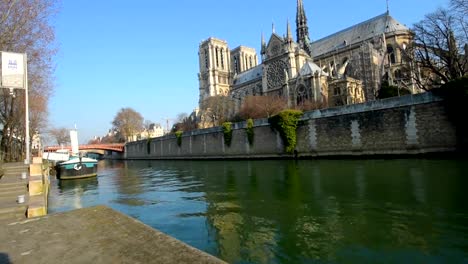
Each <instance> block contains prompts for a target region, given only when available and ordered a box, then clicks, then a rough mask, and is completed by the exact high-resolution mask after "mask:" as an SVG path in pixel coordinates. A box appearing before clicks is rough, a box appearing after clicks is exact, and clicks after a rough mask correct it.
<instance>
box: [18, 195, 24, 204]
mask: <svg viewBox="0 0 468 264" xmlns="http://www.w3.org/2000/svg"><path fill="white" fill-rule="evenodd" d="M17 202H18V203H19V204H22V203H24V195H18V200H17Z"/></svg>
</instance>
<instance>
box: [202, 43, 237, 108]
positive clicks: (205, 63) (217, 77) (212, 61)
mask: <svg viewBox="0 0 468 264" xmlns="http://www.w3.org/2000/svg"><path fill="white" fill-rule="evenodd" d="M198 58H199V66H200V69H199V73H198V81H199V83H200V86H199V87H200V98H199V105H201V104H202V102H203V101H204V100H205V99H206V98H208V97H211V96H216V95H227V94H228V93H229V89H230V86H229V84H230V72H231V53H230V51H229V47H228V44H227V42H226V41H224V40H220V39H216V38H209V39H207V40H205V41H203V42H202V43H201V44H200V47H199V49H198Z"/></svg>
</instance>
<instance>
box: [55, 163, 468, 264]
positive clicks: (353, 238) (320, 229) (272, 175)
mask: <svg viewBox="0 0 468 264" xmlns="http://www.w3.org/2000/svg"><path fill="white" fill-rule="evenodd" d="M467 187H468V162H467V161H466V160H432V159H402V160H300V161H292V160H268V161H100V163H99V169H98V177H97V178H91V179H83V180H73V181H58V180H56V179H52V183H51V191H50V195H49V213H54V212H62V211H69V210H73V209H76V208H82V207H89V206H93V205H98V204H104V205H107V206H110V207H112V208H113V209H115V210H118V211H120V212H122V213H125V214H127V215H129V216H131V217H134V218H136V219H138V220H140V221H142V222H143V223H145V224H147V225H149V226H152V227H154V228H156V229H158V230H161V231H162V232H165V233H167V234H169V235H171V236H173V237H175V238H177V239H179V240H182V241H183V242H185V243H187V244H189V245H191V246H193V247H196V248H198V249H201V250H203V251H205V252H208V253H210V254H212V255H215V256H217V257H219V258H221V259H223V260H225V261H227V262H229V263H468V199H467V197H468V195H467V192H468V189H467Z"/></svg>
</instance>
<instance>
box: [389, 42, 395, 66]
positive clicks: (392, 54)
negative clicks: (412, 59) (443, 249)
mask: <svg viewBox="0 0 468 264" xmlns="http://www.w3.org/2000/svg"><path fill="white" fill-rule="evenodd" d="M387 54H388V61H389V62H390V63H396V59H395V51H394V49H393V47H392V46H391V45H388V46H387Z"/></svg>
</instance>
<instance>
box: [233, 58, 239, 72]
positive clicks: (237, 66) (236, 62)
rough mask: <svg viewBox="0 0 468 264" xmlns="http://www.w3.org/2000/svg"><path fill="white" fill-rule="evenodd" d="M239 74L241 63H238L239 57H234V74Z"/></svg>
mask: <svg viewBox="0 0 468 264" xmlns="http://www.w3.org/2000/svg"><path fill="white" fill-rule="evenodd" d="M238 72H239V63H238V61H237V56H234V73H238Z"/></svg>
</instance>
